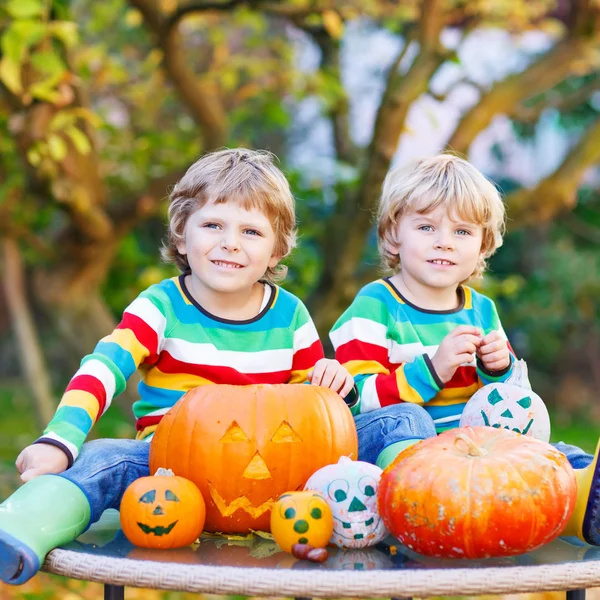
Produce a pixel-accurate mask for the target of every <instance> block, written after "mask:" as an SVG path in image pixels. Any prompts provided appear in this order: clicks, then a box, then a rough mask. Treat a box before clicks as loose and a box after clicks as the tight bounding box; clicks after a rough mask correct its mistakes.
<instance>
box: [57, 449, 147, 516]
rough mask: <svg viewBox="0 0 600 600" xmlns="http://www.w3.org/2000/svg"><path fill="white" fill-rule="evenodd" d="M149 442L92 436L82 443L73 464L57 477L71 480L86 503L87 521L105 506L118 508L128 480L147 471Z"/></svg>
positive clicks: (137, 477) (99, 514)
mask: <svg viewBox="0 0 600 600" xmlns="http://www.w3.org/2000/svg"><path fill="white" fill-rule="evenodd" d="M149 453H150V444H149V443H148V442H141V441H139V440H112V439H104V440H94V441H92V442H87V443H86V444H84V445H83V447H82V449H81V453H80V454H79V456H78V457H77V460H76V461H75V462H74V463H73V466H72V467H71V468H70V469H68V470H66V471H65V472H64V473H61V477H64V478H65V479H68V480H69V481H71V482H73V483H74V484H75V485H76V486H77V487H78V488H79V489H81V491H82V492H83V493H84V494H85V495H86V498H87V499H88V501H89V503H90V508H91V515H90V525H91V524H92V523H95V522H96V521H97V520H98V519H99V518H100V517H101V516H102V513H103V512H104V511H105V510H106V509H107V508H116V509H117V510H119V506H120V504H121V498H122V497H123V494H124V493H125V490H126V489H127V487H128V486H129V484H130V483H131V482H133V481H135V480H136V479H139V478H140V477H146V476H147V475H149V474H150V470H149V467H148V457H149Z"/></svg>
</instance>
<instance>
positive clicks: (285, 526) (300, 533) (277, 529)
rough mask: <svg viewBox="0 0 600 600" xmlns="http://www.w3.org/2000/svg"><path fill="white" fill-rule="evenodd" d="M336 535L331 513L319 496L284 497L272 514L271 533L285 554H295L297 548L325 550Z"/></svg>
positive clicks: (280, 499) (296, 494) (294, 495)
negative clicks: (294, 546) (295, 546)
mask: <svg viewBox="0 0 600 600" xmlns="http://www.w3.org/2000/svg"><path fill="white" fill-rule="evenodd" d="M332 531H333V516H332V515H331V509H330V508H329V505H328V504H327V502H326V501H325V498H323V496H321V494H317V493H316V492H289V493H288V494H283V495H282V496H280V497H279V500H277V502H276V503H275V505H274V506H273V510H272V511H271V533H272V534H273V537H274V538H275V541H276V542H277V544H279V547H280V548H281V549H282V550H285V552H291V551H292V546H293V545H294V544H310V545H311V546H313V547H314V548H325V546H327V544H328V543H329V538H330V537H331V533H332Z"/></svg>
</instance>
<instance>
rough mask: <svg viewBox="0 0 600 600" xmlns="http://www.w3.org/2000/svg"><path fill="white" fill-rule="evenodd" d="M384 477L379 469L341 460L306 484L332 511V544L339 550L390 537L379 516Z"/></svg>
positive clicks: (325, 468) (343, 458) (315, 474)
mask: <svg viewBox="0 0 600 600" xmlns="http://www.w3.org/2000/svg"><path fill="white" fill-rule="evenodd" d="M381 473H382V470H381V469H380V468H379V467H377V466H376V465H372V464H370V463H366V462H362V461H353V460H350V459H349V458H348V457H347V456H342V457H341V458H340V460H339V462H338V463H337V464H335V465H328V466H326V467H323V468H322V469H319V470H318V471H317V472H316V473H314V474H313V475H312V476H311V477H310V479H309V480H308V481H307V482H306V486H305V489H307V490H315V491H317V492H320V493H321V494H323V496H324V497H325V498H327V502H328V504H329V506H330V507H331V512H332V513H333V534H332V536H331V543H333V544H335V545H336V546H338V547H340V548H342V547H344V548H364V547H365V546H372V545H373V544H376V543H377V542H380V541H381V540H382V539H383V538H384V537H385V536H386V535H387V534H388V531H387V529H386V527H385V525H384V523H383V521H382V520H381V517H380V516H379V513H378V512H377V487H378V485H379V479H380V477H381Z"/></svg>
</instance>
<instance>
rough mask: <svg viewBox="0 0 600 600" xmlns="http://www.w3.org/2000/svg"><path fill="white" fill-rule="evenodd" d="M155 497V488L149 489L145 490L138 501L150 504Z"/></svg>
mask: <svg viewBox="0 0 600 600" xmlns="http://www.w3.org/2000/svg"><path fill="white" fill-rule="evenodd" d="M155 499H156V490H150V491H149V492H146V493H145V494H144V495H143V496H142V497H141V498H140V502H143V503H144V504H152V503H153V502H154V500H155Z"/></svg>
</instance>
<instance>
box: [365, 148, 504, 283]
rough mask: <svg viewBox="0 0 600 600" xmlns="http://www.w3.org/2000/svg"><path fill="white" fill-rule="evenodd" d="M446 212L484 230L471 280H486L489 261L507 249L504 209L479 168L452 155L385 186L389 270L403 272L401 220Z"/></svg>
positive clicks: (380, 227) (383, 234)
mask: <svg viewBox="0 0 600 600" xmlns="http://www.w3.org/2000/svg"><path fill="white" fill-rule="evenodd" d="M439 206H444V207H445V208H446V209H447V210H448V211H449V212H451V213H454V214H456V215H458V216H459V217H460V218H461V219H464V220H465V221H468V222H471V223H476V224H477V225H480V226H481V227H482V228H483V236H482V241H481V257H480V260H479V262H478V264H477V267H476V268H475V271H474V272H473V273H472V274H471V276H470V277H469V279H473V278H477V277H481V276H482V275H483V272H484V271H485V267H486V259H488V258H489V257H490V256H491V255H492V254H493V253H494V252H495V251H496V250H497V249H498V248H499V247H500V246H501V245H502V234H503V233H504V217H505V209H504V203H503V202H502V199H501V198H500V194H499V193H498V190H497V189H496V187H495V186H494V184H493V183H492V182H490V181H489V180H488V179H486V178H485V177H484V176H483V175H482V174H481V173H480V172H479V171H478V170H477V169H476V168H475V167H474V166H473V165H471V164H470V163H468V162H467V161H466V160H463V159H462V158H459V157H458V156H454V155H452V154H439V155H437V156H433V157H430V158H423V159H420V160H417V161H416V162H414V163H412V164H410V165H407V166H404V167H399V168H396V169H392V170H391V171H390V172H389V173H388V174H387V176H386V178H385V181H384V182H383V189H382V192H381V198H380V200H379V207H378V218H377V240H378V247H379V254H380V256H381V259H382V262H383V264H384V266H385V267H387V268H388V269H391V270H392V271H394V272H395V273H397V272H398V271H400V270H401V268H402V265H401V264H400V258H399V256H398V254H393V253H392V252H391V251H390V248H394V247H395V248H397V247H398V245H399V244H401V242H402V240H398V239H396V231H397V225H398V222H399V220H400V219H401V217H402V216H404V215H405V214H409V213H415V212H417V213H421V214H425V213H428V212H430V211H433V210H435V209H436V208H438V207H439Z"/></svg>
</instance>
